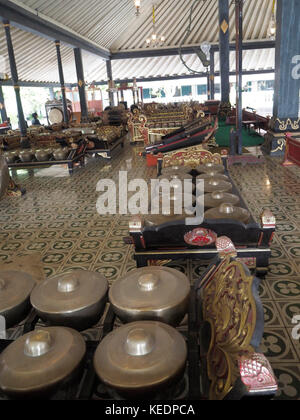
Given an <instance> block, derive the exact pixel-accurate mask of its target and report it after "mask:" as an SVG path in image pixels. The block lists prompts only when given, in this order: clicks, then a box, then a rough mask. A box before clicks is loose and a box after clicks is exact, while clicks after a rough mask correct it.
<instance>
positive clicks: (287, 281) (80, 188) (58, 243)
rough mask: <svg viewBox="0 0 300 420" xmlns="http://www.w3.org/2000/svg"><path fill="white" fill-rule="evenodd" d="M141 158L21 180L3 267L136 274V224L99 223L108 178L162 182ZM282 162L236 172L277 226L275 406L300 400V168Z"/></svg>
mask: <svg viewBox="0 0 300 420" xmlns="http://www.w3.org/2000/svg"><path fill="white" fill-rule="evenodd" d="M138 151H139V150H136V149H135V148H134V147H132V146H130V145H127V147H126V148H125V151H124V152H121V153H120V154H116V155H115V157H114V158H113V160H112V161H111V162H109V163H107V162H104V161H103V160H101V159H89V161H88V162H87V165H86V167H85V168H84V169H78V170H76V171H75V173H74V175H73V176H72V177H69V176H66V177H62V178H52V177H40V176H36V175H37V170H29V171H18V172H14V173H13V176H14V178H15V180H16V181H17V182H19V183H21V184H22V186H23V187H24V188H26V190H27V194H26V195H25V196H24V197H23V198H21V199H18V198H6V199H4V200H2V201H1V202H0V262H7V261H9V260H10V259H11V258H12V257H13V256H15V255H21V254H22V255H23V254H26V255H30V254H37V253H38V254H39V255H40V256H41V260H42V262H43V265H44V272H45V275H46V276H51V275H54V274H57V273H61V272H65V271H67V270H70V269H84V270H92V271H98V272H100V273H102V274H103V275H104V276H105V277H106V278H107V279H108V281H109V282H110V283H112V282H113V281H115V280H116V279H118V278H119V277H121V276H123V275H124V274H125V273H127V272H128V271H130V270H132V269H134V268H135V261H134V259H133V249H132V247H131V246H130V245H125V244H124V243H123V237H124V236H127V235H128V220H129V217H128V216H110V215H106V216H100V215H99V214H98V213H97V211H96V202H97V198H98V196H99V193H98V192H97V191H96V186H97V183H98V181H99V180H101V179H104V178H105V179H106V178H109V179H112V180H115V181H116V180H118V175H119V171H121V170H128V174H129V179H133V178H142V179H146V180H148V179H149V178H151V177H155V168H147V167H146V165H145V161H144V160H143V159H142V158H141V157H139V156H138ZM281 161H282V159H279V158H272V159H271V158H267V159H266V161H265V162H264V163H262V164H259V165H246V166H242V165H236V166H233V167H231V168H230V171H231V175H232V177H233V179H234V180H235V182H236V184H237V186H238V188H239V189H240V191H241V194H242V195H243V197H244V199H245V201H246V202H247V204H248V206H249V208H250V209H251V211H252V213H253V215H254V217H255V218H257V220H259V218H260V215H261V213H262V211H263V210H264V209H266V208H268V209H271V210H272V211H273V213H274V214H275V215H276V218H277V233H276V236H275V238H274V242H273V247H272V259H271V265H270V272H269V274H268V276H267V278H266V279H265V280H264V281H263V282H262V284H261V286H260V296H261V299H262V302H263V305H264V310H265V323H266V324H265V334H264V340H263V343H262V350H263V351H264V352H265V354H266V355H267V357H268V358H269V360H270V362H271V364H272V366H273V368H274V371H275V374H276V377H277V378H278V381H279V385H280V391H279V393H278V395H277V397H276V398H277V399H287V400H290V399H295V400H299V399H300V340H299V338H298V339H296V338H293V336H295V330H296V327H295V325H294V324H293V323H292V320H293V318H294V317H295V316H297V315H298V316H300V195H299V192H300V168H284V167H282V166H281ZM169 265H170V266H172V267H174V268H177V269H178V270H181V271H183V272H186V273H187V275H188V276H189V278H190V279H191V281H192V282H193V281H195V279H197V278H198V277H199V276H200V275H201V273H202V272H203V270H204V269H205V267H204V266H202V265H201V262H200V263H195V262H192V261H182V262H181V261H179V262H178V261H177V262H176V263H175V264H169ZM100 328H101V322H100V323H99V326H97V328H95V329H94V330H93V331H90V332H87V333H86V334H87V336H88V337H89V338H91V337H92V338H95V339H97V338H98V335H99V331H100ZM299 330H300V328H299V329H298V333H299ZM296 332H297V331H296ZM10 333H11V336H13V337H16V336H17V335H18V331H11V332H10Z"/></svg>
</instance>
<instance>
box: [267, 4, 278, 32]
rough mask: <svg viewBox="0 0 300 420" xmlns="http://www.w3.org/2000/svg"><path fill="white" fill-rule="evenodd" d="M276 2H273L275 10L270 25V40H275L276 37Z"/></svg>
mask: <svg viewBox="0 0 300 420" xmlns="http://www.w3.org/2000/svg"><path fill="white" fill-rule="evenodd" d="M275 13H276V0H273V9H272V16H271V20H270V24H269V29H268V36H269V38H270V39H275V36H276V16H275Z"/></svg>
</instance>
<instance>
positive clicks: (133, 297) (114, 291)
mask: <svg viewBox="0 0 300 420" xmlns="http://www.w3.org/2000/svg"><path fill="white" fill-rule="evenodd" d="M189 295H190V282H189V279H188V278H187V276H186V275H184V274H183V273H181V272H180V271H178V270H174V269H172V268H168V267H145V268H140V269H137V270H134V271H130V272H129V273H128V274H127V275H126V276H125V277H123V278H122V279H120V280H117V281H116V282H114V284H113V285H112V287H111V288H110V291H109V300H110V303H111V305H112V307H113V310H114V312H115V313H116V315H117V316H118V317H119V318H120V319H121V320H122V321H123V322H134V321H146V320H153V321H160V322H164V323H166V324H169V325H173V326H177V325H179V324H180V322H181V321H182V320H183V318H184V316H185V315H186V313H187V310H188V301H189Z"/></svg>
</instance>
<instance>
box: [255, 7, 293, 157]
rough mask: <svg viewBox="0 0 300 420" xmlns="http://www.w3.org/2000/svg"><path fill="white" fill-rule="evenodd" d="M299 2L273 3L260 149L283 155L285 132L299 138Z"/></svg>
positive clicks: (275, 154)
mask: <svg viewBox="0 0 300 420" xmlns="http://www.w3.org/2000/svg"><path fill="white" fill-rule="evenodd" d="M299 21H300V0H277V16H276V22H277V23H276V32H277V33H276V47H275V48H276V52H275V90H274V108H273V117H272V119H271V122H270V130H269V131H268V133H267V135H266V137H265V139H266V142H265V144H264V147H263V150H264V151H265V152H267V153H270V154H271V155H272V156H278V155H284V153H285V133H286V132H291V133H293V135H295V136H296V137H299V136H300V118H299V90H300V47H299V46H300V26H299Z"/></svg>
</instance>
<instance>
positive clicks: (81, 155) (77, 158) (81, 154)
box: [7, 140, 87, 175]
mask: <svg viewBox="0 0 300 420" xmlns="http://www.w3.org/2000/svg"><path fill="white" fill-rule="evenodd" d="M86 150H87V142H86V141H85V140H83V141H81V142H80V145H79V148H78V149H72V150H70V153H69V155H68V157H67V159H65V160H55V159H54V158H53V157H52V158H51V159H49V160H48V161H45V162H42V161H37V160H36V158H34V160H32V161H31V162H22V161H21V160H19V161H17V162H14V163H8V164H7V166H8V167H9V169H34V168H40V167H43V166H52V165H68V170H69V174H70V175H73V172H74V165H75V164H76V163H78V162H79V163H80V166H81V167H84V163H85V162H84V159H85V155H86Z"/></svg>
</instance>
